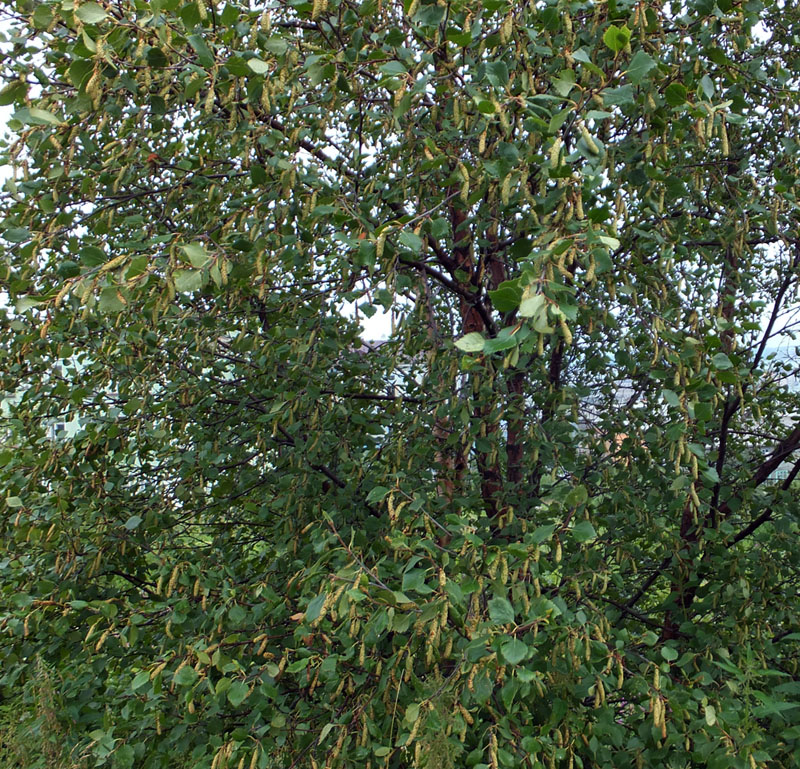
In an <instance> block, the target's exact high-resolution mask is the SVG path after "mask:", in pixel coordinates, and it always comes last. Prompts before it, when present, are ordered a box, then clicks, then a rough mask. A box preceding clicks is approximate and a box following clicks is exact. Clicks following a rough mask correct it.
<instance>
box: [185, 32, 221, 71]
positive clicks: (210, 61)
mask: <svg viewBox="0 0 800 769" xmlns="http://www.w3.org/2000/svg"><path fill="white" fill-rule="evenodd" d="M187 40H188V41H189V45H191V46H192V48H194V51H195V53H196V54H197V61H198V62H199V63H200V65H201V66H203V67H206V68H208V67H213V66H214V63H215V61H216V59H215V58H214V54H213V53H212V52H211V49H210V48H209V47H208V45H207V43H206V41H205V40H204V38H203V36H202V35H197V34H195V35H189V37H188V38H187Z"/></svg>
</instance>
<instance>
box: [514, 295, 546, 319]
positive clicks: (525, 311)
mask: <svg viewBox="0 0 800 769" xmlns="http://www.w3.org/2000/svg"><path fill="white" fill-rule="evenodd" d="M544 306H545V298H544V295H543V294H532V295H531V296H526V297H525V298H524V299H523V300H522V301H521V302H520V303H519V312H518V315H519V316H520V317H521V318H532V317H533V316H534V315H537V314H538V313H539V312H541V311H542V310H543V309H544Z"/></svg>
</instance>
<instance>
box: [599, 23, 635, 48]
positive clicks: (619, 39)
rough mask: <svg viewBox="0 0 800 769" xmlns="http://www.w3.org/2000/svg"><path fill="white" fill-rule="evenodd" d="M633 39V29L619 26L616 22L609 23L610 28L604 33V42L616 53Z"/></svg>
mask: <svg viewBox="0 0 800 769" xmlns="http://www.w3.org/2000/svg"><path fill="white" fill-rule="evenodd" d="M630 41H631V31H630V30H629V29H628V27H627V26H624V25H623V26H622V27H617V26H615V25H614V24H611V25H609V27H608V29H607V30H606V31H605V33H604V34H603V42H604V43H605V44H606V46H607V47H608V48H610V49H611V50H612V51H613V52H614V53H619V52H620V51H622V50H623V49H624V48H625V47H626V46H627V45H628V43H630Z"/></svg>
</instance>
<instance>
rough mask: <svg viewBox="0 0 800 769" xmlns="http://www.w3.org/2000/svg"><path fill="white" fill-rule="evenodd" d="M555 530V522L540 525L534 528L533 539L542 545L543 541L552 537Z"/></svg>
mask: <svg viewBox="0 0 800 769" xmlns="http://www.w3.org/2000/svg"><path fill="white" fill-rule="evenodd" d="M555 530H556V527H555V524H552V523H549V524H547V525H546V526H539V527H538V528H537V529H535V530H534V532H533V535H532V539H533V541H534V542H535V543H536V544H537V545H540V544H541V543H542V542H546V541H547V540H548V539H550V538H551V537H552V536H553V532H555Z"/></svg>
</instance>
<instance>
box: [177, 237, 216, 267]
mask: <svg viewBox="0 0 800 769" xmlns="http://www.w3.org/2000/svg"><path fill="white" fill-rule="evenodd" d="M181 251H183V253H184V254H186V256H187V257H188V258H189V262H190V263H191V265H192V267H198V268H199V267H205V266H206V265H207V264H208V262H209V260H210V259H211V256H210V255H209V253H208V251H206V249H205V246H203V245H201V244H200V243H190V244H188V245H185V246H181Z"/></svg>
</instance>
